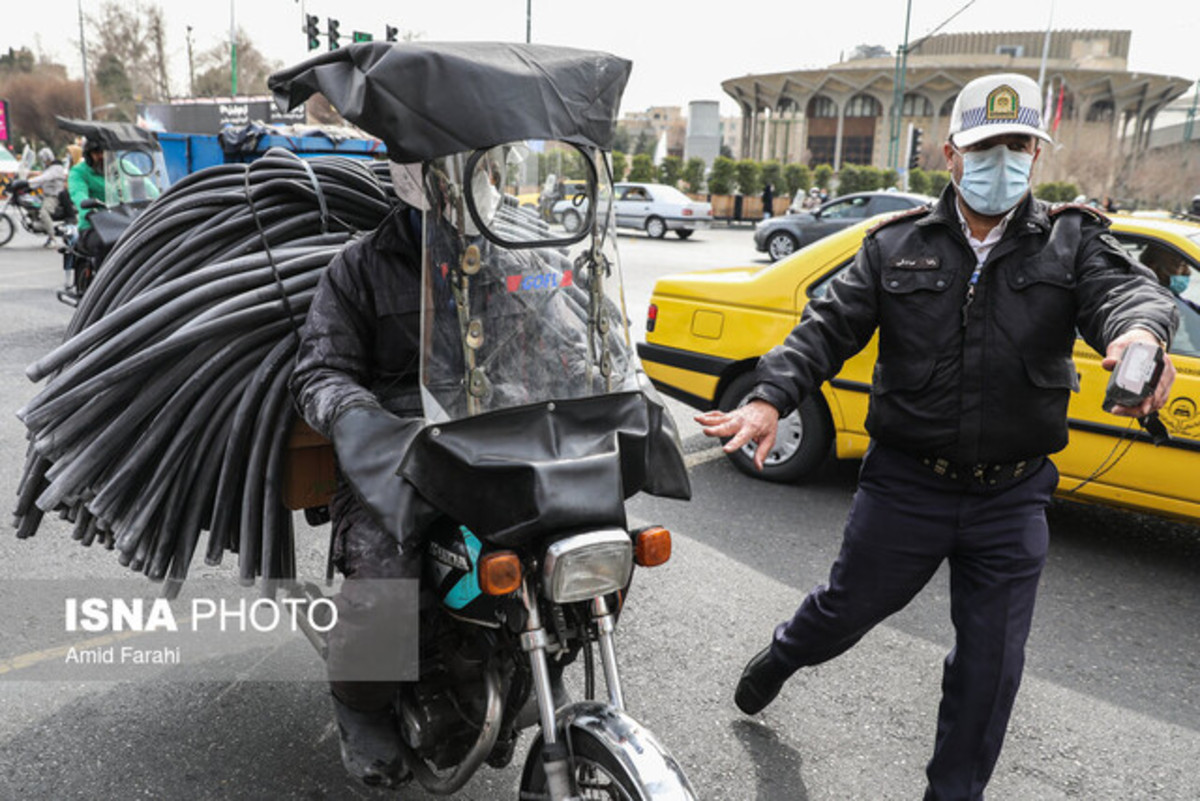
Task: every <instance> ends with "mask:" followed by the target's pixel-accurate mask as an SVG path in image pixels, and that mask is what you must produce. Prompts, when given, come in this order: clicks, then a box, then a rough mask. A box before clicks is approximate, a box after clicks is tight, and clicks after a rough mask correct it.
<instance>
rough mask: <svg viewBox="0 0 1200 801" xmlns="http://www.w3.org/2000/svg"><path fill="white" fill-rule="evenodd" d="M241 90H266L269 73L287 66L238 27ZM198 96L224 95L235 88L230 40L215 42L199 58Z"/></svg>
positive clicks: (253, 91) (240, 91) (241, 91)
mask: <svg viewBox="0 0 1200 801" xmlns="http://www.w3.org/2000/svg"><path fill="white" fill-rule="evenodd" d="M236 41H237V65H238V94H266V93H267V77H268V76H269V75H270V74H271V73H272V72H275V71H276V70H278V69H279V68H280V67H282V66H283V64H282V62H279V61H272V60H270V59H268V58H266V56H264V55H263V54H262V53H261V52H260V51H259V50H258V48H256V47H255V46H254V43H253V42H251V41H250V37H249V36H247V35H246V32H245V31H243V30H242V29H241V28H238V31H237V40H236ZM197 62H198V63H199V68H200V70H201V72H200V73H199V74H198V75H196V85H195V88H194V91H195V94H196V96H197V97H223V96H226V95H228V94H229V93H230V91H231V89H232V80H231V79H232V70H231V69H230V59H229V43H228V42H223V43H221V44H218V45H214V46H213V47H211V48H209V49H208V50H206V51H204V52H203V53H201V54H200V56H199V58H197Z"/></svg>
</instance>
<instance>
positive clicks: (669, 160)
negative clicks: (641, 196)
mask: <svg viewBox="0 0 1200 801" xmlns="http://www.w3.org/2000/svg"><path fill="white" fill-rule="evenodd" d="M682 174H683V159H682V158H680V157H679V156H667V157H666V158H665V159H663V162H662V164H660V165H658V182H659V183H660V184H666V185H667V186H674V187H678V186H679V177H680V176H681V175H682Z"/></svg>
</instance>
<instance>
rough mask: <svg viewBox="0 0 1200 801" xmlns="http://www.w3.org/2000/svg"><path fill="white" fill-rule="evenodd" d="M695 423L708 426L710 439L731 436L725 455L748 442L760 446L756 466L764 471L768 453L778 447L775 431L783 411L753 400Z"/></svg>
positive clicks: (699, 417) (712, 413) (713, 412)
mask: <svg viewBox="0 0 1200 801" xmlns="http://www.w3.org/2000/svg"><path fill="white" fill-rule="evenodd" d="M695 420H696V422H697V423H699V424H700V425H702V426H704V433H705V434H707V435H708V436H710V437H722V438H724V437H730V440H729V441H728V442H726V443H725V452H726V453H733V452H734V451H736V450H739V449H740V448H742V447H743V446H744V445H745V444H746V443H747V442H754V443H756V445H757V447H756V448H755V449H754V466H755V467H757V468H758V469H759V470H762V469H763V462H764V461H766V458H767V454H769V453H770V452H771V448H772V447H773V446H774V445H775V430H776V428H778V426H779V410H778V409H776V408H775V407H774V406H772V405H771V404H769V403H767V402H766V401H764V400H752V401H750V402H749V403H747V404H746V405H745V406H739V407H738V408H736V409H734V410H733V411H731V412H722V411H712V412H705V413H704V414H698V415H696V417H695Z"/></svg>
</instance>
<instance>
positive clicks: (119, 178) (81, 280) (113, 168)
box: [56, 117, 170, 306]
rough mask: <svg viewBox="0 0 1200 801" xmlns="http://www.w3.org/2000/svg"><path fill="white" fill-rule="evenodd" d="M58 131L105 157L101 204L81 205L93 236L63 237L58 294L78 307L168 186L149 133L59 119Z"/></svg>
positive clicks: (122, 125)
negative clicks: (120, 242)
mask: <svg viewBox="0 0 1200 801" xmlns="http://www.w3.org/2000/svg"><path fill="white" fill-rule="evenodd" d="M56 119H57V121H58V127H60V128H62V129H64V130H67V131H70V132H72V133H75V134H78V135H80V136H84V137H87V139H88V140H89V141H92V142H98V143H100V144H101V146H102V147H103V152H104V161H103V163H104V198H103V199H102V200H101V199H99V198H88V199H86V200H84V201H83V202H82V203H81V204H80V211H86V212H87V219H88V221H89V223H90V224H91V228H92V230H93V231H94V232H95V233H94V234H92V235H91V236H90V237H88V241H87V242H83V241H81V240H82V239H83V237H81V236H79V235H77V231H76V230H74V229H66V230H65V231H64V234H65V235H64V246H63V247H61V248H59V252H60V253H61V254H62V256H63V273H64V279H65V285H64V287H63V288H62V289H60V290H58V292H57V293H56V295H57V297H58V299H59V300H60V301H61V302H63V303H65V304H67V305H68V306H77V305H78V304H79V300H80V299H81V298H82V297H83V294H84V292H86V291H87V288H88V287H89V286H90V285H91V282H92V279H93V278H94V277H95V275H96V273H97V272H98V271H99V270H100V267H101V266H102V264H103V261H104V259H105V257H106V256H107V255H108V253H109V252H110V251H111V250H112V249H113V248H114V247H115V246H116V244H117V242H118V240H119V239H120V238H121V235H122V234H123V233H124V232H125V229H127V228H128V227H129V226H130V224H132V223H133V221H134V220H135V219H136V218H137V217H138V215H140V214H141V213H142V212H143V211H145V209H146V207H147V206H149V205H150V204H151V203H152V202H153V201H154V200H155V199H156V198H158V197H159V196H160V195H161V194H162V193H163V192H165V191H166V190H167V188H168V187H169V186H170V178H169V176H168V174H167V166H166V161H165V159H164V158H163V152H162V147H161V146H160V145H159V144H158V140H157V139H155V138H154V135H153V134H152V133H150V132H149V131H146V130H143V129H141V128H138V127H136V126H134V125H130V124H128V123H112V122H96V121H94V120H75V119H67V118H63V117H57V118H56Z"/></svg>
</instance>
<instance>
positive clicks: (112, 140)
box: [54, 117, 158, 150]
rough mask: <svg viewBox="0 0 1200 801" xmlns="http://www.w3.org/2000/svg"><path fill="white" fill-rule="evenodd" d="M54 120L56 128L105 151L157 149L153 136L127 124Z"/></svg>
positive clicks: (60, 118) (156, 141) (65, 119)
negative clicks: (75, 135)
mask: <svg viewBox="0 0 1200 801" xmlns="http://www.w3.org/2000/svg"><path fill="white" fill-rule="evenodd" d="M54 119H55V121H56V122H57V123H58V127H59V128H62V129H63V130H64V131H70V132H71V133H73V134H79V135H80V136H86V137H87V138H88V139H92V140H95V141H98V142H100V144H102V145H103V146H104V148H105V149H106V150H121V149H122V148H131V147H133V148H136V147H146V146H147V145H152V146H153V148H155V149H157V148H158V140H157V139H155V138H154V134H152V133H150V132H149V131H147V130H145V129H143V128H139V127H137V126H136V125H131V124H130V123H128V122H97V121H96V120H75V119H70V118H68V117H55V118H54Z"/></svg>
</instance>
